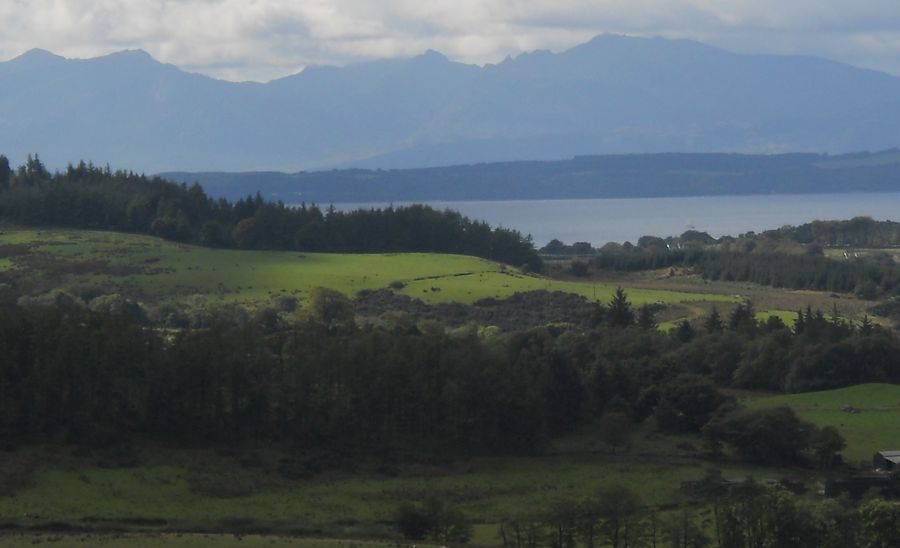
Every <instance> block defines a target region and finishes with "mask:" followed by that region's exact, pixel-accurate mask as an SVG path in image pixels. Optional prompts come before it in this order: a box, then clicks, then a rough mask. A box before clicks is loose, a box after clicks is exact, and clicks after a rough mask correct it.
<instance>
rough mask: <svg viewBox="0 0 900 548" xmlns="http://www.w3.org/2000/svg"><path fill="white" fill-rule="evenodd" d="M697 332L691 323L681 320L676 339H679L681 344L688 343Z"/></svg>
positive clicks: (676, 329)
mask: <svg viewBox="0 0 900 548" xmlns="http://www.w3.org/2000/svg"><path fill="white" fill-rule="evenodd" d="M694 335H696V332H695V331H694V327H693V326H692V325H691V322H689V321H688V320H681V321H680V322H678V327H677V328H675V338H676V339H678V341H679V342H682V343H687V342H691V340H693V338H694Z"/></svg>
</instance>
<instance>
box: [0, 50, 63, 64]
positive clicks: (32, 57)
mask: <svg viewBox="0 0 900 548" xmlns="http://www.w3.org/2000/svg"><path fill="white" fill-rule="evenodd" d="M54 61H65V57H61V56H59V55H56V54H55V53H53V52H50V51H47V50H45V49H41V48H32V49H30V50H28V51H26V52H25V53H23V54H22V55H19V56H18V57H16V58H15V59H12V61H11V62H16V63H45V62H54Z"/></svg>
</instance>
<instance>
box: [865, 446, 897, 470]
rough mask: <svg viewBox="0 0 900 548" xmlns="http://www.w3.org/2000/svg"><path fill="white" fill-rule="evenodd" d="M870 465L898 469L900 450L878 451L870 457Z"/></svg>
mask: <svg viewBox="0 0 900 548" xmlns="http://www.w3.org/2000/svg"><path fill="white" fill-rule="evenodd" d="M872 466H874V467H875V468H876V469H878V470H898V469H900V451H879V452H877V453H875V455H874V456H873V457H872Z"/></svg>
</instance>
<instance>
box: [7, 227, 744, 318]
mask: <svg viewBox="0 0 900 548" xmlns="http://www.w3.org/2000/svg"><path fill="white" fill-rule="evenodd" d="M4 244H18V245H23V246H27V247H28V252H27V253H23V254H19V255H16V256H12V257H7V258H0V269H3V268H10V267H11V268H13V269H15V270H16V271H18V273H19V274H20V275H22V276H25V277H27V278H29V279H30V280H32V281H33V282H34V283H35V284H37V285H38V286H39V287H41V288H43V289H49V288H53V287H63V288H68V289H72V290H76V289H79V288H80V289H82V290H84V289H85V288H103V290H104V292H119V293H122V294H124V295H131V296H134V297H137V298H140V299H144V300H164V299H168V298H184V297H187V296H192V295H201V296H205V297H208V298H213V299H220V300H228V301H241V302H246V303H261V302H266V301H268V300H269V299H270V298H271V297H272V296H273V295H276V294H291V295H295V296H298V297H300V298H303V296H304V295H305V294H306V293H307V292H308V291H309V290H310V289H312V288H314V287H330V288H333V289H336V290H338V291H341V292H343V293H345V294H347V295H354V294H356V293H357V292H358V291H360V290H363V289H379V288H385V287H388V286H389V285H390V284H392V283H393V282H402V283H403V284H405V285H404V287H403V288H402V289H401V291H402V292H403V293H405V294H408V295H410V296H413V297H416V298H419V299H422V300H423V301H426V302H446V301H459V302H472V301H475V300H478V299H481V298H485V297H506V296H509V295H512V294H513V293H516V292H520V291H529V290H535V289H555V290H561V291H567V292H571V293H577V294H579V295H583V296H585V297H587V298H589V299H596V300H600V301H603V302H605V301H608V300H609V299H610V298H611V296H612V294H613V292H614V291H615V286H613V285H609V284H600V283H598V284H591V283H578V282H560V281H550V280H548V279H545V278H542V277H539V276H533V275H524V274H521V273H520V272H518V271H517V270H515V269H507V268H504V267H502V266H501V265H499V264H497V263H493V262H491V261H487V260H484V259H479V258H475V257H468V256H461V255H448V254H433V253H396V254H338V253H331V254H323V253H297V252H284V251H239V250H216V249H208V248H202V247H196V246H187V245H181V244H176V243H172V242H167V241H164V240H160V239H158V238H153V237H148V236H140V235H131V234H122V233H113V232H94V231H79V230H59V231H56V230H8V231H6V232H4V233H2V234H0V245H4ZM629 297H630V300H631V301H632V303H633V304H634V305H636V306H639V305H641V304H644V303H650V302H661V303H679V302H689V301H713V302H731V301H734V300H736V297H734V296H730V295H712V294H704V293H700V292H679V291H665V290H653V289H634V290H630V291H629Z"/></svg>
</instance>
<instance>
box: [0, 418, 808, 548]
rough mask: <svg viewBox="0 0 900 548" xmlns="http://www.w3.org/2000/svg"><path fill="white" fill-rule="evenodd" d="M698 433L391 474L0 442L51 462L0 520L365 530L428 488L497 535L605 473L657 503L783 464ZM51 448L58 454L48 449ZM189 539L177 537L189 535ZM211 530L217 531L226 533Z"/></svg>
mask: <svg viewBox="0 0 900 548" xmlns="http://www.w3.org/2000/svg"><path fill="white" fill-rule="evenodd" d="M699 444H700V440H698V439H694V438H689V437H684V436H672V437H669V436H661V435H659V434H656V433H655V432H653V430H652V429H650V428H642V429H641V430H640V431H638V432H636V433H635V435H634V437H633V440H632V442H631V447H630V448H629V449H627V450H623V449H619V451H618V452H617V454H615V455H613V454H611V453H610V451H609V450H608V449H607V448H606V447H605V446H604V445H603V444H602V443H600V442H598V441H596V437H595V433H593V432H591V431H586V432H582V433H579V434H578V435H575V436H572V437H570V438H568V439H563V440H560V442H559V444H558V445H557V446H556V447H555V449H556V451H557V452H555V453H552V454H548V455H546V456H542V457H515V458H478V459H471V460H466V461H458V462H454V463H448V464H441V465H437V464H433V465H423V464H419V465H406V466H404V467H403V468H401V469H399V470H398V471H397V473H396V474H395V475H391V476H386V475H383V474H378V473H376V472H375V471H374V468H367V467H365V466H362V467H361V468H360V469H359V470H356V471H354V472H324V473H322V474H320V475H318V476H316V477H313V478H310V479H306V480H284V479H281V480H280V481H278V482H276V481H273V477H272V472H271V471H267V470H266V469H265V468H266V466H267V465H262V466H261V467H259V468H254V469H250V470H248V469H246V468H245V467H243V466H241V465H240V464H239V463H238V459H237V458H236V457H222V456H219V455H216V454H215V453H214V452H212V451H189V450H166V453H165V454H166V458H167V459H169V464H158V463H156V457H154V456H153V451H152V450H151V449H148V450H146V451H147V452H148V453H149V456H147V457H146V459H145V460H146V463H145V464H144V465H142V466H141V467H138V468H126V469H101V468H97V467H96V466H94V465H93V464H92V463H91V462H90V461H89V459H85V458H75V457H64V458H63V457H60V456H59V454H60V450H61V448H60V447H58V446H57V447H43V448H23V449H19V450H18V451H17V452H15V453H0V474H3V472H2V470H4V469H15V468H16V466H11V465H12V464H14V462H15V461H26V462H35V461H38V462H48V461H50V462H52V463H53V464H52V466H48V467H47V468H44V469H39V470H35V471H34V472H33V475H32V477H31V478H30V480H29V481H28V482H27V483H26V484H24V485H22V486H20V487H18V488H17V489H15V490H14V491H13V492H11V493H7V494H6V496H0V522H3V521H13V522H15V523H21V524H22V525H24V526H29V525H33V524H36V523H46V522H48V521H52V522H62V523H67V524H72V525H75V526H80V527H100V528H101V529H102V527H114V526H116V525H117V524H118V526H123V527H126V528H129V529H134V528H135V527H137V528H138V530H140V529H144V530H147V531H149V532H151V533H152V532H154V531H157V532H159V531H165V530H173V529H174V530H194V531H197V530H199V531H206V530H213V531H214V530H218V531H222V530H230V529H229V528H232V527H234V525H235V524H238V525H241V526H247V527H252V528H265V530H268V531H272V532H279V533H281V532H292V531H306V532H310V531H311V532H313V534H315V532H317V531H319V533H318V534H319V535H324V536H334V537H344V536H349V537H357V538H371V537H377V536H379V535H384V534H391V533H392V529H391V526H390V525H389V522H390V520H391V517H392V514H393V511H394V509H395V508H396V507H397V506H398V505H399V504H400V503H402V502H406V501H418V500H422V499H424V498H425V497H427V496H429V495H435V496H438V497H440V498H441V499H443V500H445V501H448V502H449V503H451V504H453V505H454V506H457V507H459V508H460V509H461V510H462V511H463V512H464V513H465V514H466V515H467V516H469V517H470V519H473V520H474V521H475V522H476V525H475V529H474V532H475V538H474V539H473V541H474V542H475V543H477V544H482V545H488V546H491V545H494V546H495V545H497V544H498V539H497V538H496V534H497V528H498V523H499V522H500V521H501V520H503V519H504V518H506V517H509V516H513V515H517V514H519V513H522V512H526V511H533V510H539V509H541V508H544V507H545V506H546V504H547V503H548V502H549V501H552V500H554V499H556V498H559V497H581V496H588V495H591V494H593V493H594V492H595V491H596V490H597V489H599V488H601V487H602V486H606V485H611V484H625V485H628V486H630V487H631V488H633V489H634V490H635V491H637V492H638V493H639V494H640V495H641V497H642V498H643V499H644V500H645V501H646V502H647V503H649V504H653V505H659V504H666V503H677V502H680V501H681V500H683V497H682V495H681V493H680V491H679V487H680V483H681V482H682V481H684V480H691V479H698V478H699V477H701V476H702V475H703V474H704V471H705V469H706V468H707V467H709V466H715V467H718V468H720V469H721V470H722V472H723V474H724V475H725V476H726V477H743V476H748V475H751V476H755V477H783V476H788V475H791V474H792V471H789V470H787V471H785V470H776V469H771V468H758V467H748V466H740V465H734V464H729V463H721V462H717V463H710V462H707V461H703V460H701V459H699V458H697V457H696V456H695V452H696V449H695V448H694V447H693V446H692V445H699ZM51 451H52V452H54V454H55V455H56V456H55V457H53V458H47V457H46V455H47V454H49V453H48V452H51ZM60 459H61V460H60ZM198 475H201V476H203V477H205V478H207V479H209V478H214V479H215V481H218V482H221V483H222V484H223V485H227V486H229V487H230V486H232V485H233V484H240V485H245V486H246V487H247V492H246V493H240V494H236V493H231V494H229V495H228V496H225V495H222V494H218V495H216V494H212V493H209V492H206V491H207V490H208V486H207V488H206V489H201V488H199V487H198V485H200V486H202V485H203V482H202V481H198ZM135 524H137V525H135ZM141 524H144V525H141ZM252 530H253V529H248V531H252ZM257 530H258V529H257ZM307 534H309V533H307ZM188 540H190V539H188ZM188 540H186V541H183V542H187V544H184V545H185V546H193V545H192V544H190V543H189V542H188ZM220 540H222V541H223V542H224V537H223V538H222V539H220ZM128 542H131V541H128ZM134 542H137V541H134ZM98 545H101V546H102V545H103V544H98ZM110 545H111V546H115V545H116V544H110ZM120 545H122V546H142V545H141V544H128V543H125V544H120ZM176 545H178V544H176ZM222 545H225V546H229V544H222ZM248 545H251V546H252V545H253V544H248ZM0 546H4V544H2V540H0ZM322 546H330V545H322ZM335 546H345V545H343V544H336V545H335ZM347 546H349V545H347Z"/></svg>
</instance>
